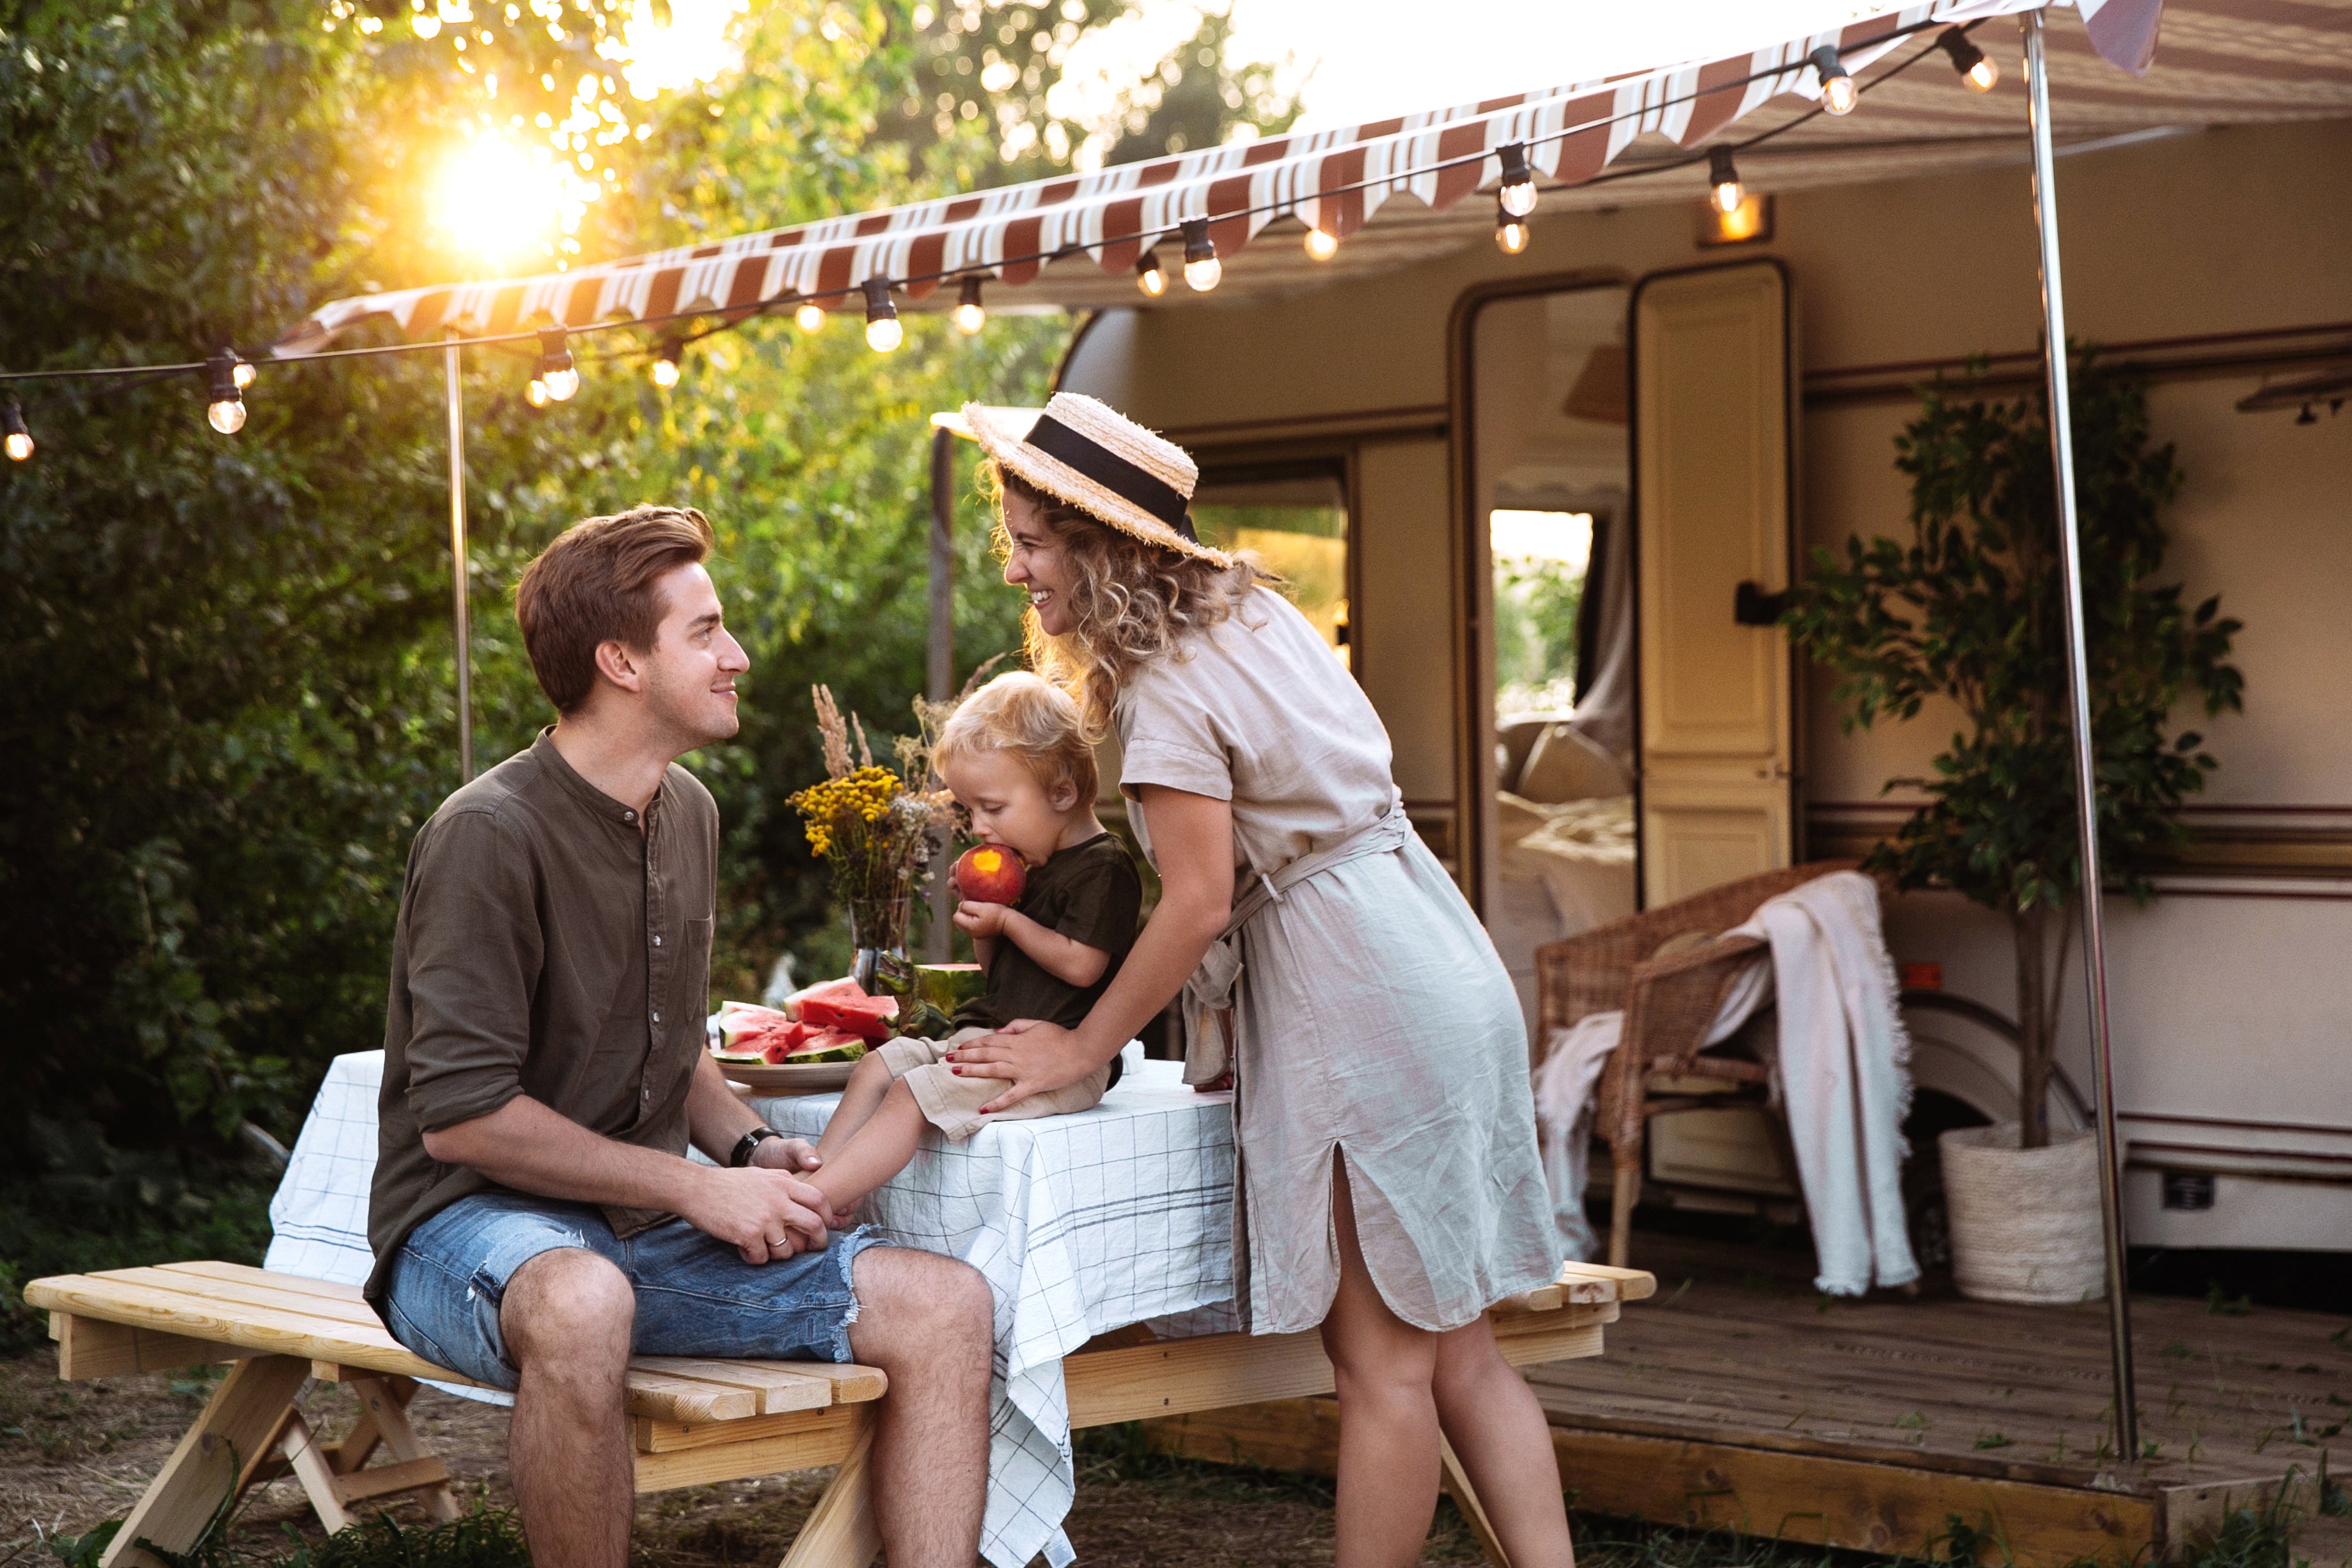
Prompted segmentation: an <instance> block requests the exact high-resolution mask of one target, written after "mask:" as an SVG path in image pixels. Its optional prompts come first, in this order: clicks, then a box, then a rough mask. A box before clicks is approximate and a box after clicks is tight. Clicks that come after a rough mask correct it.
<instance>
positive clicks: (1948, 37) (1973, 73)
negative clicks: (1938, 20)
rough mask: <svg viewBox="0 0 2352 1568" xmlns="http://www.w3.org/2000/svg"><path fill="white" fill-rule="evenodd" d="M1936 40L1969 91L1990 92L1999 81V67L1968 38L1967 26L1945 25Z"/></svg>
mask: <svg viewBox="0 0 2352 1568" xmlns="http://www.w3.org/2000/svg"><path fill="white" fill-rule="evenodd" d="M1936 42H1937V44H1939V45H1941V46H1942V47H1943V50H1944V52H1945V53H1946V54H1948V55H1949V56H1951V57H1952V68H1953V69H1954V70H1956V71H1958V72H1959V73H1960V82H1961V85H1962V86H1964V87H1966V88H1967V89H1969V91H1970V92H1990V91H1991V90H1992V89H1993V88H1994V87H1995V86H1997V85H1998V84H1999V83H2000V67H1999V66H1997V65H1995V64H1993V63H1992V61H1990V60H1989V59H1987V58H1985V52H1984V51H1983V50H1982V49H1980V48H1979V47H1976V45H1975V44H1974V43H1973V42H1971V41H1970V40H1969V33H1968V29H1967V28H1965V27H1947V28H1945V29H1944V31H1943V34H1942V36H1941V37H1938V38H1937V40H1936Z"/></svg>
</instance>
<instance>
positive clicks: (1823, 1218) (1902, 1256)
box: [1535, 871, 1919, 1296]
mask: <svg viewBox="0 0 2352 1568" xmlns="http://www.w3.org/2000/svg"><path fill="white" fill-rule="evenodd" d="M1725 934H1727V935H1739V936H1753V937H1759V938H1761V939H1763V940H1764V941H1766V942H1769V943H1770V944H1771V962H1770V963H1769V964H1767V963H1760V962H1759V963H1756V964H1754V965H1752V966H1750V967H1749V969H1748V971H1747V972H1746V973H1744V974H1742V975H1741V976H1740V978H1739V979H1738V981H1737V982H1735V983H1734V984H1733V985H1732V987H1731V990H1730V992H1729V993H1728V994H1727V995H1726V996H1725V998H1724V1001H1723V1005H1722V1007H1721V1008H1720V1009H1718V1010H1717V1014H1716V1016H1715V1022H1714V1023H1713V1024H1712V1025H1710V1026H1708V1029H1707V1034H1706V1044H1708V1045H1710V1046H1712V1045H1717V1044H1719V1043H1720V1042H1722V1041H1724V1040H1726V1039H1728V1038H1730V1037H1731V1036H1732V1034H1733V1033H1734V1032H1735V1031H1736V1030H1738V1027H1739V1026H1740V1025H1741V1024H1743V1023H1745V1022H1747V1021H1748V1017H1749V1016H1751V1015H1752V1014H1754V1013H1755V1012H1756V1010H1757V1009H1758V1008H1759V1007H1761V1006H1763V1005H1764V1004H1765V1003H1767V1002H1769V1001H1773V1000H1775V999H1776V998H1777V1000H1778V1002H1779V1005H1780V1089H1781V1099H1782V1100H1783V1101H1784V1103H1785V1105H1786V1108H1787V1114H1788V1118H1789V1136H1790V1142H1791V1143H1792V1144H1793V1145H1794V1146H1795V1149H1796V1153H1797V1173H1798V1178H1799V1180H1800V1182H1801V1184H1802V1186H1803V1188H1804V1193H1805V1212H1806V1215H1807V1217H1808V1218H1809V1219H1811V1222H1812V1230H1813V1249H1814V1252H1815V1254H1816V1257H1817V1258H1818V1261H1819V1263H1820V1265H1821V1272H1820V1274H1819V1276H1818V1277H1817V1278H1816V1279H1814V1281H1813V1283H1814V1285H1815V1287H1816V1288H1817V1289H1821V1290H1822V1291H1825V1292H1827V1293H1828V1294H1831V1295H1833V1296H1859V1295H1861V1294H1862V1293H1863V1292H1864V1291H1865V1290H1867V1289H1870V1288H1871V1286H1873V1285H1881V1286H1892V1285H1906V1284H1908V1283H1910V1282H1911V1281H1912V1280H1914V1279H1917V1278H1918V1277H1919V1266H1918V1264H1917V1262H1916V1260H1915V1259H1914V1258H1913V1257H1912V1255H1911V1239H1910V1236H1909V1233H1908V1231H1907V1229H1906V1221H1905V1215H1904V1211H1903V1161H1904V1158H1905V1156H1906V1153H1907V1152H1908V1150H1907V1148H1906V1144H1905V1142H1904V1138H1903V1120H1904V1118H1905V1117H1906V1116H1907V1115H1908V1114H1909V1113H1910V1110H1911V1072H1910V1061H1911V1040H1910V1037H1909V1036H1908V1035H1906V1033H1905V1032H1904V1028H1903V1016H1902V1014H1901V1012H1900V1010H1899V1009H1898V1007H1897V1006H1896V996H1897V991H1896V988H1895V965H1894V963H1893V961H1892V960H1890V959H1889V958H1888V957H1887V955H1886V944H1885V940H1884V939H1883V938H1882V937H1881V935H1880V932H1879V925H1878V889H1877V888H1876V887H1875V885H1874V884H1873V883H1872V882H1871V880H1870V879H1869V878H1867V877H1864V876H1863V875H1861V874H1860V873H1859V872H1854V871H1837V872H1832V874H1830V875H1829V876H1826V877H1819V878H1816V879H1813V880H1812V881H1810V882H1807V883H1805V884H1803V885H1802V886H1801V887H1798V888H1795V889H1790V891H1788V892H1786V893H1783V894H1781V895H1780V897H1778V898H1775V899H1770V900H1766V902H1765V903H1764V904H1763V906H1762V907H1761V908H1759V909H1758V910H1757V911H1756V913H1755V915H1754V916H1753V917H1751V918H1750V919H1749V920H1748V923H1747V924H1745V925H1742V926H1740V927H1739V928H1738V930H1737V931H1732V932H1727V933H1725ZM1623 1025H1624V1015H1623V1014H1622V1013H1595V1014H1592V1015H1591V1016H1587V1017H1585V1018H1582V1019H1580V1020H1578V1022H1577V1023H1576V1025H1575V1026H1573V1027H1571V1028H1567V1029H1555V1030H1553V1031H1552V1035H1551V1038H1550V1039H1549V1041H1547V1042H1546V1044H1547V1047H1548V1049H1547V1053H1546V1055H1545V1058H1544V1062H1543V1065H1542V1066H1541V1067H1540V1068H1538V1069H1537V1072H1536V1083H1535V1091H1536V1118H1537V1122H1538V1128H1539V1130H1540V1132H1541V1135H1542V1143H1543V1155H1544V1173H1545V1175H1546V1176H1547V1177H1549V1179H1550V1181H1551V1188H1552V1200H1553V1205H1554V1214H1555V1219H1556V1222H1557V1223H1558V1225H1559V1229H1560V1232H1561V1236H1562V1238H1563V1239H1564V1240H1565V1241H1566V1242H1567V1244H1568V1247H1569V1251H1570V1256H1571V1257H1574V1258H1591V1257H1592V1256H1593V1254H1594V1253H1595V1252H1596V1251H1597V1250H1598V1247H1599V1238H1598V1237H1595V1236H1594V1234H1593V1230H1592V1226H1591V1222H1590V1221H1589V1220H1587V1219H1586V1218H1585V1215H1584V1186H1585V1181H1586V1177H1587V1175H1588V1155H1589V1149H1590V1144H1591V1138H1592V1104H1593V1091H1594V1089H1596V1088H1597V1087H1598V1085H1599V1084H1600V1081H1601V1068H1603V1067H1604V1066H1605V1065H1606V1064H1607V1062H1608V1059H1609V1055H1610V1053H1611V1052H1612V1051H1613V1050H1615V1049H1616V1048H1617V1042H1618V1037H1619V1035H1620V1034H1621V1033H1622V1028H1623Z"/></svg>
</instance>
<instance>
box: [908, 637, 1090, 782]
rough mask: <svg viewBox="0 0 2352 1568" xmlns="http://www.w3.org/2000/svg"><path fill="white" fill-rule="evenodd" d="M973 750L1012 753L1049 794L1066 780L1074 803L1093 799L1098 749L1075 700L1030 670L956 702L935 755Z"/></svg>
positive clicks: (940, 760) (946, 758)
mask: <svg viewBox="0 0 2352 1568" xmlns="http://www.w3.org/2000/svg"><path fill="white" fill-rule="evenodd" d="M973 752H1012V753H1013V755H1014V756H1016V757H1018V758H1020V759H1021V764H1022V766H1024V767H1025V768H1027V769H1028V770H1029V776H1030V777H1032V778H1034V779H1035V780H1036V781H1037V784H1038V787H1040V788H1041V789H1043V790H1045V793H1046V794H1047V795H1052V794H1053V793H1054V791H1055V789H1057V788H1058V787H1060V786H1061V785H1062V784H1069V785H1070V786H1071V788H1072V789H1073V790H1074V791H1075V792H1076V801H1075V802H1074V804H1077V805H1084V804H1086V803H1087V802H1089V801H1092V800H1093V799H1094V798H1095V789H1096V786H1097V782H1098V781H1097V775H1096V772H1095V749H1094V747H1092V746H1091V745H1089V744H1087V736H1086V728H1085V726H1084V724H1083V723H1082V722H1081V721H1080V719H1079V714H1078V705H1077V703H1076V702H1075V701H1074V700H1071V698H1070V695H1069V694H1068V693H1067V692H1066V691H1064V690H1062V689H1060V688H1059V687H1057V686H1055V685H1054V684H1053V683H1052V682H1051V681H1048V680H1045V679H1041V678H1039V677H1037V676H1034V675H1032V674H1030V673H1029V672H1028V671H1026V670H1014V671H1013V672H1011V673H1010V674H1006V675H1000V676H998V677H997V678H996V679H993V680H992V681H990V682H989V683H988V684H987V685H985V686H983V687H982V688H981V689H979V690H977V691H975V692H973V693H972V694H971V696H969V697H967V698H965V699H964V700H962V701H961V702H960V703H958V704H957V705H956V710H955V712H954V714H953V715H952V716H951V717H950V719H949V720H948V721H947V724H946V726H945V727H944V728H942V729H941V730H940V740H939V745H938V747H937V748H936V749H935V750H934V752H933V753H932V754H933V758H934V761H935V763H937V764H938V765H940V766H945V765H947V764H949V763H953V762H954V761H955V760H956V759H957V758H958V757H964V756H970V755H971V754H972V753H973Z"/></svg>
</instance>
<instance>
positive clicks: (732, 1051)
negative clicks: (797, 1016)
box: [719, 1002, 792, 1057]
mask: <svg viewBox="0 0 2352 1568" xmlns="http://www.w3.org/2000/svg"><path fill="white" fill-rule="evenodd" d="M791 1022H792V1020H791V1019H789V1018H787V1017H785V1016H784V1015H782V1013H779V1012H778V1011H776V1010H775V1009H774V1008H773V1007H759V1006H754V1005H752V1004H751V1003H749V1002H722V1003H720V1004H719V1055H720V1056H737V1057H757V1056H758V1055H760V1053H761V1051H762V1050H763V1049H765V1048H766V1046H767V1038H766V1037H768V1036H770V1035H772V1034H773V1033H774V1032H775V1031H776V1030H778V1029H780V1028H782V1027H783V1026H785V1025H787V1024H789V1023H791Z"/></svg>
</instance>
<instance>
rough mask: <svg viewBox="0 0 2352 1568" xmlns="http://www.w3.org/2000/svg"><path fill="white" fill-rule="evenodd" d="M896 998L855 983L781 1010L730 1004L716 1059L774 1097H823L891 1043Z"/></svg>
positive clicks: (721, 1019)
mask: <svg viewBox="0 0 2352 1568" xmlns="http://www.w3.org/2000/svg"><path fill="white" fill-rule="evenodd" d="M897 1018H898V998H897V997H895V996H868V995H867V994H866V993H865V991H863V990H862V989H860V988H859V986H858V984H857V983H856V981H854V980H828V981H826V982H824V984H820V985H812V986H810V987H808V989H806V990H804V991H797V992H794V993H793V994H792V995H791V996H788V997H786V998H785V999H784V1005H782V1007H781V1008H778V1007H761V1006H757V1005H753V1004H751V1003H749V1002H725V1003H721V1004H720V1005H719V1015H718V1016H717V1017H715V1018H713V1019H712V1020H711V1023H712V1026H713V1028H712V1041H711V1055H712V1056H714V1057H716V1058H718V1059H719V1069H720V1070H721V1071H722V1072H724V1073H725V1074H726V1075H727V1076H728V1077H729V1078H730V1079H733V1080H734V1081H735V1082H737V1083H740V1084H742V1085H744V1086H746V1087H747V1088H750V1089H758V1090H761V1091H763V1092H765V1093H769V1094H823V1093H824V1092H826V1091H827V1090H829V1089H839V1088H840V1087H842V1085H844V1084H845V1083H847V1082H848V1081H849V1073H850V1069H851V1068H854V1067H856V1065H857V1063H858V1060H859V1058H862V1057H864V1056H865V1055H866V1051H867V1050H868V1049H869V1048H871V1047H875V1046H877V1045H880V1044H881V1043H882V1042H883V1041H884V1040H887V1039H888V1038H889V1037H890V1036H891V1034H892V1032H893V1029H892V1026H893V1024H894V1023H895V1021H896V1020H897Z"/></svg>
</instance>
